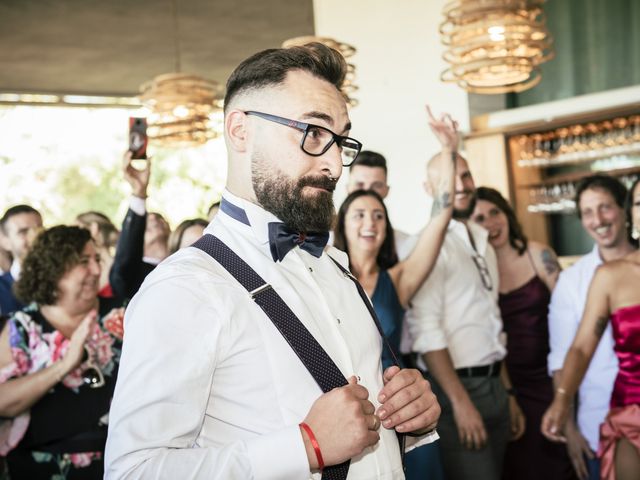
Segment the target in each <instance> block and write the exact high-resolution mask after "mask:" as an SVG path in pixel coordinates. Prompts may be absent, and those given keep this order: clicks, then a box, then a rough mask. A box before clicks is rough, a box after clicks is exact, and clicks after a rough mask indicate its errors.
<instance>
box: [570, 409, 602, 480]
mask: <svg viewBox="0 0 640 480" xmlns="http://www.w3.org/2000/svg"><path fill="white" fill-rule="evenodd" d="M564 433H565V436H566V438H567V452H568V454H569V458H570V459H571V464H572V465H573V469H574V470H575V471H576V475H577V476H578V478H579V479H580V480H586V479H587V478H589V469H588V468H587V462H585V460H584V457H585V456H586V457H587V458H589V459H592V458H595V454H594V453H593V451H592V450H591V447H590V446H589V442H587V439H586V438H584V437H583V436H582V433H581V432H580V430H578V426H577V425H576V424H575V422H574V421H573V420H569V421H568V422H567V425H566V427H565V428H564Z"/></svg>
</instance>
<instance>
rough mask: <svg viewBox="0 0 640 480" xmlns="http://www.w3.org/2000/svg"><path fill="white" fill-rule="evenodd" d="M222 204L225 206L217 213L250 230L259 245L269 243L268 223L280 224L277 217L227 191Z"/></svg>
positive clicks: (224, 193) (223, 195)
mask: <svg viewBox="0 0 640 480" xmlns="http://www.w3.org/2000/svg"><path fill="white" fill-rule="evenodd" d="M222 202H223V203H225V204H226V205H224V206H222V205H221V207H220V212H219V213H222V214H223V215H225V216H226V217H228V218H229V219H233V221H234V222H237V223H238V224H242V225H245V226H246V227H247V228H250V229H251V231H252V232H253V235H254V236H255V238H256V240H257V241H258V243H259V244H260V245H264V244H267V243H269V223H270V222H280V221H281V220H280V219H279V218H278V217H276V216H275V215H274V214H273V213H271V212H267V211H266V210H265V209H264V208H262V207H261V206H259V205H256V204H255V203H253V202H250V201H249V200H245V199H244V198H240V197H238V196H236V195H234V194H233V193H231V192H230V191H229V190H227V189H225V190H224V192H223V193H222Z"/></svg>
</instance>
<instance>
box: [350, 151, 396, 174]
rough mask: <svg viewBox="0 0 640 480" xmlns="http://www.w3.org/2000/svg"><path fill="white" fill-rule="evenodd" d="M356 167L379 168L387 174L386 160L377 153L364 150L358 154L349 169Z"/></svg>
mask: <svg viewBox="0 0 640 480" xmlns="http://www.w3.org/2000/svg"><path fill="white" fill-rule="evenodd" d="M357 165H362V166H363V167H380V168H382V169H383V170H384V173H387V160H386V159H385V158H384V157H383V156H382V155H380V154H379V153H378V152H372V151H371V150H365V151H364V152H360V153H359V154H358V156H357V157H356V161H355V162H353V164H352V165H351V168H353V167H355V166H357Z"/></svg>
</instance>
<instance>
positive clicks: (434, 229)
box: [389, 106, 459, 308]
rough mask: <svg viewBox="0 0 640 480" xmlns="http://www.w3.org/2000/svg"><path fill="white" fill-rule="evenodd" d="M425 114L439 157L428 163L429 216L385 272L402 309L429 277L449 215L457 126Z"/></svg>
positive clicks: (444, 116) (443, 116)
mask: <svg viewBox="0 0 640 480" xmlns="http://www.w3.org/2000/svg"><path fill="white" fill-rule="evenodd" d="M427 112H428V114H429V127H430V128H431V131H432V132H433V134H434V135H435V136H436V138H437V139H438V141H439V142H440V145H441V147H442V151H441V152H440V154H439V155H437V156H436V157H434V158H433V159H432V160H431V161H430V163H429V171H430V175H431V174H432V173H433V178H432V179H431V186H432V190H431V194H432V196H433V206H432V207H431V216H430V219H429V223H428V224H427V226H426V227H425V228H424V229H423V230H422V232H421V233H420V237H419V238H418V242H417V244H416V246H415V248H414V249H413V250H412V251H411V253H410V254H409V256H408V257H407V258H406V259H404V261H402V262H399V263H397V264H396V265H394V266H393V267H392V268H390V269H389V275H390V277H391V281H392V282H393V285H394V287H395V289H396V292H397V294H398V299H399V300H400V303H401V304H402V306H404V307H405V308H406V307H407V306H408V305H409V302H410V300H411V298H412V297H413V295H414V293H415V292H416V291H417V290H418V288H420V286H421V285H422V284H423V283H424V281H425V280H426V279H427V277H428V276H429V274H430V273H431V270H432V269H433V266H434V265H435V263H436V260H437V259H438V254H439V253H440V247H441V246H442V242H443V241H444V237H445V233H446V231H447V226H448V225H449V220H451V216H452V214H453V192H454V188H455V165H456V159H457V146H458V142H459V134H458V129H457V128H458V127H457V125H458V124H457V122H456V121H455V120H453V119H452V118H451V116H449V115H448V114H443V115H441V116H440V118H439V119H436V118H435V117H434V116H433V114H432V113H431V109H430V108H429V107H428V106H427Z"/></svg>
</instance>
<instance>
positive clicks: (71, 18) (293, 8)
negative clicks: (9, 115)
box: [0, 0, 314, 96]
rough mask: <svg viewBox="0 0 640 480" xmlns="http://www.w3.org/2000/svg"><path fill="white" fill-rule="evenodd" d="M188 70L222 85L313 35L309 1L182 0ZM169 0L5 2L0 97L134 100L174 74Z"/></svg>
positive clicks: (0, 8) (1, 5) (0, 19)
mask: <svg viewBox="0 0 640 480" xmlns="http://www.w3.org/2000/svg"><path fill="white" fill-rule="evenodd" d="M176 1H177V3H178V19H179V21H178V23H179V40H180V49H181V52H182V55H181V60H182V68H181V71H183V72H185V73H195V74H198V75H201V76H203V77H206V78H209V79H212V80H217V81H218V82H220V83H222V84H224V82H225V81H226V79H227V77H228V76H229V74H230V73H231V71H232V70H233V69H234V68H235V66H237V65H238V63H240V61H242V60H243V59H244V58H246V57H248V56H249V55H250V54H252V53H254V52H257V51H259V50H262V49H265V48H270V47H279V46H280V44H281V43H282V42H283V41H284V40H286V39H288V38H291V37H296V36H300V35H311V34H313V31H314V27H313V3H312V0H176ZM174 40H175V35H174V28H173V15H172V1H171V0H0V92H31V93H59V94H65V93H66V94H82V95H110V96H129V95H135V94H137V93H138V88H139V86H140V84H142V83H143V82H145V81H147V80H150V79H151V78H153V77H154V76H156V75H159V74H161V73H168V72H173V71H174V69H175V41H174Z"/></svg>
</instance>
